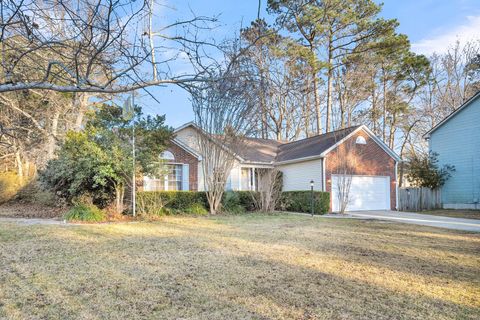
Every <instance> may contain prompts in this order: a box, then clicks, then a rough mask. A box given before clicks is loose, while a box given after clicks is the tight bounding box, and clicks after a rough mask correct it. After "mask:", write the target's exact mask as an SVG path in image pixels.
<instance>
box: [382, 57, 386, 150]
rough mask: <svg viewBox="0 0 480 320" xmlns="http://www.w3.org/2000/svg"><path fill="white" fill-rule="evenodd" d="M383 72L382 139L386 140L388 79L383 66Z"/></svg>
mask: <svg viewBox="0 0 480 320" xmlns="http://www.w3.org/2000/svg"><path fill="white" fill-rule="evenodd" d="M382 73H383V112H382V117H383V119H382V140H383V142H385V141H386V137H387V133H386V131H387V79H386V74H385V69H384V68H383V67H382Z"/></svg>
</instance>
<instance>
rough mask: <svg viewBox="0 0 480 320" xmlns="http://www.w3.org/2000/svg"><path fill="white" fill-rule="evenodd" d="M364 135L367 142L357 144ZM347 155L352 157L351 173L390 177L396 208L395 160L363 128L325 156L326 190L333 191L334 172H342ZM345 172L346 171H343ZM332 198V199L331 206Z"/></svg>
mask: <svg viewBox="0 0 480 320" xmlns="http://www.w3.org/2000/svg"><path fill="white" fill-rule="evenodd" d="M359 136H362V137H364V138H365V140H366V144H364V145H362V144H356V143H355V141H356V139H357V138H358V137H359ZM346 157H350V159H352V160H351V161H349V163H350V164H351V163H354V165H351V166H350V165H349V171H348V172H349V174H353V175H364V176H388V177H390V207H391V209H392V210H395V208H396V185H397V181H396V175H395V160H394V159H393V158H392V157H391V156H390V155H389V154H388V153H387V152H386V151H385V150H384V149H383V148H382V147H381V146H380V145H379V144H378V143H377V142H376V141H375V140H374V139H372V138H371V137H370V136H369V135H368V133H367V132H365V131H364V130H363V129H362V130H359V131H358V132H356V133H355V134H354V135H352V136H351V137H350V138H348V139H347V140H346V141H344V142H343V143H342V144H340V145H339V146H337V147H336V148H335V149H334V150H332V151H330V152H329V153H328V154H327V156H326V158H325V167H326V168H325V179H326V191H328V192H330V193H331V191H332V174H339V173H341V172H342V171H343V170H344V168H345V166H346V165H347V164H346V163H347V162H346V160H345V159H346ZM343 172H345V171H343ZM331 207H332V200H331V199H330V208H331Z"/></svg>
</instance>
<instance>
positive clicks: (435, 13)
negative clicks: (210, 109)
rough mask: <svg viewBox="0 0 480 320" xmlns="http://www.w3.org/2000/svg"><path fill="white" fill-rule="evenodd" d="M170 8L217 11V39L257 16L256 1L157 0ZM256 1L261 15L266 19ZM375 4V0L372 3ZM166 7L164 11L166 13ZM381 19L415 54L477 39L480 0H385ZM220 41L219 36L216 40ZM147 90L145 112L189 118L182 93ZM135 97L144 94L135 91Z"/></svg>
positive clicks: (172, 119) (174, 120)
mask: <svg viewBox="0 0 480 320" xmlns="http://www.w3.org/2000/svg"><path fill="white" fill-rule="evenodd" d="M159 1H163V3H165V4H167V5H168V6H169V7H171V8H173V9H174V10H175V12H176V13H177V14H179V15H182V14H183V13H185V16H188V15H187V14H188V11H189V10H190V9H191V10H192V11H193V12H195V14H196V15H205V16H213V15H219V20H220V22H221V25H222V26H221V28H219V29H218V31H217V34H218V37H219V38H222V37H224V36H226V35H229V34H230V35H231V34H234V33H235V32H238V30H239V29H240V27H241V26H242V25H243V26H245V25H248V24H249V23H250V21H252V20H253V19H255V18H256V15H257V6H258V1H257V0H243V1H242V0H237V1H235V0H159ZM266 2H267V0H262V11H261V15H262V17H264V18H267V13H266V11H265V5H266ZM378 2H380V1H378ZM169 10H170V9H167V10H165V14H168V12H170V11H169ZM381 15H382V16H383V17H385V18H396V19H397V20H398V21H399V22H400V27H399V29H398V30H399V32H401V33H405V34H407V35H408V37H409V38H410V41H411V42H412V44H413V49H414V50H415V51H416V52H418V53H424V54H427V55H428V54H431V53H432V52H434V51H437V52H438V51H444V50H445V49H446V48H447V47H448V46H449V45H452V44H453V43H454V42H455V40H456V39H457V38H459V39H460V40H464V39H472V38H476V39H480V0H385V1H384V6H383V10H382V14H381ZM270 19H271V18H270ZM219 40H220V39H219ZM149 91H150V92H151V93H152V94H153V95H154V96H155V98H156V99H157V100H158V101H159V102H160V103H158V102H156V101H154V100H152V99H151V98H149V97H148V96H146V97H140V98H139V99H137V102H138V103H139V104H140V105H141V106H142V107H143V108H144V110H145V112H146V113H152V114H166V117H167V124H168V125H170V126H173V127H176V126H179V125H181V124H183V123H185V122H188V121H191V120H193V113H192V108H191V104H190V101H189V100H188V95H187V94H186V93H185V92H184V91H183V90H181V89H179V88H177V87H175V86H171V87H166V88H153V89H149ZM139 94H140V95H144V93H142V92H139Z"/></svg>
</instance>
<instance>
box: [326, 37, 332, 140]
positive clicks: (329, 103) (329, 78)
mask: <svg viewBox="0 0 480 320" xmlns="http://www.w3.org/2000/svg"><path fill="white" fill-rule="evenodd" d="M332 41H333V40H332V35H331V34H330V36H329V39H328V42H329V43H328V71H327V117H326V121H325V132H330V129H331V126H330V122H331V119H330V118H331V116H332V91H333V84H332V76H333V68H332V55H333V52H332Z"/></svg>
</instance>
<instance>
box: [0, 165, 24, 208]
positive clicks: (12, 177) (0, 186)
mask: <svg viewBox="0 0 480 320" xmlns="http://www.w3.org/2000/svg"><path fill="white" fill-rule="evenodd" d="M25 183H26V182H25V181H24V180H23V179H21V178H20V177H19V176H18V175H17V174H16V173H14V172H4V173H0V203H3V202H7V201H8V200H10V199H12V198H13V197H15V195H16V194H17V193H18V191H19V190H20V189H22V188H23V187H24V186H25Z"/></svg>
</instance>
